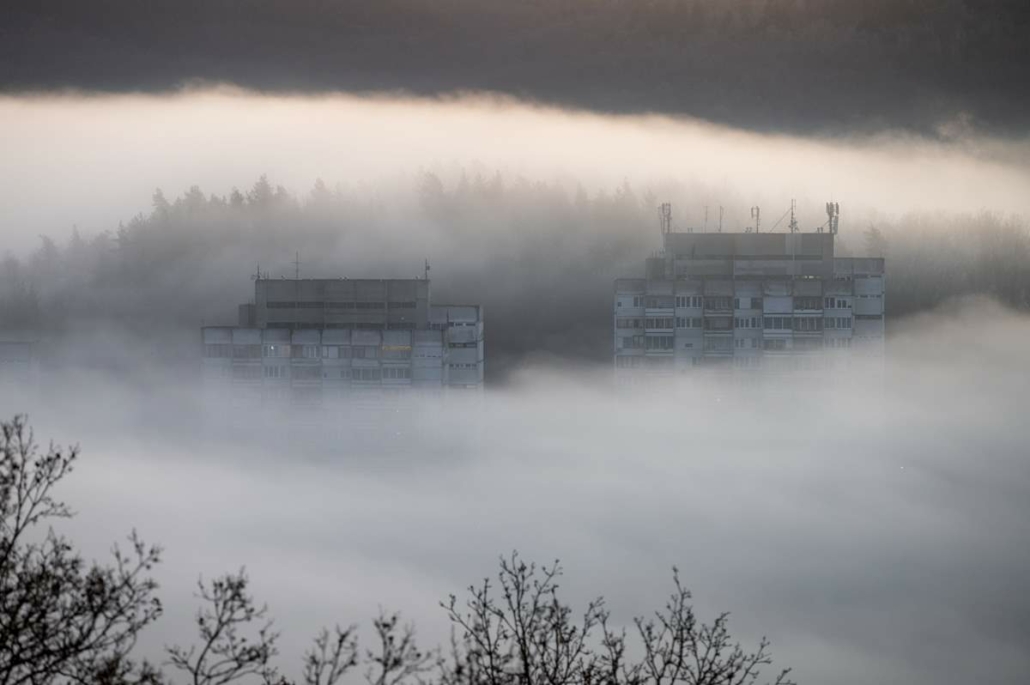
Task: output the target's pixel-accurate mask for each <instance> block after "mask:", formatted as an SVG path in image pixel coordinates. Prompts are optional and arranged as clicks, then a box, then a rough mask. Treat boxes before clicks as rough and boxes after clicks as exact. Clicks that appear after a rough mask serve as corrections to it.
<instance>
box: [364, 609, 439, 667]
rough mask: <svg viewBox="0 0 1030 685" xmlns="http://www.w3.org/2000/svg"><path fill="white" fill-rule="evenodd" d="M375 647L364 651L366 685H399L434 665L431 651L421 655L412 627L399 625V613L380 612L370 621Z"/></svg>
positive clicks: (435, 659)
mask: <svg viewBox="0 0 1030 685" xmlns="http://www.w3.org/2000/svg"><path fill="white" fill-rule="evenodd" d="M372 628H373V631H374V632H375V638H376V642H375V643H374V644H375V648H374V649H370V650H367V651H366V652H365V661H366V663H367V664H368V670H367V672H366V673H365V680H366V682H368V685H403V684H404V683H410V682H411V681H412V680H415V681H421V679H422V677H423V676H424V675H425V674H426V673H428V672H429V671H430V669H432V668H433V667H434V666H435V665H436V664H437V663H438V658H437V653H436V652H435V651H428V652H423V651H422V650H420V649H419V648H418V645H417V644H416V641H415V627H414V626H413V625H411V624H410V623H408V624H404V625H402V624H401V623H400V614H398V613H393V614H386V613H384V612H382V611H380V613H379V617H378V618H376V619H375V620H374V621H373V622H372Z"/></svg>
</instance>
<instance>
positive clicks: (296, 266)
mask: <svg viewBox="0 0 1030 685" xmlns="http://www.w3.org/2000/svg"><path fill="white" fill-rule="evenodd" d="M293 280H295V281H299V280H300V252H298V253H297V254H296V255H295V256H294V258H293Z"/></svg>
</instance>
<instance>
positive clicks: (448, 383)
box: [201, 278, 485, 402]
mask: <svg viewBox="0 0 1030 685" xmlns="http://www.w3.org/2000/svg"><path fill="white" fill-rule="evenodd" d="M239 319H240V321H239V325H237V326H208V327H204V328H203V329H202V331H201V335H202V339H203V375H204V379H205V382H206V383H208V384H210V385H219V384H223V383H229V384H231V385H233V386H237V387H241V388H244V389H248V390H250V391H253V393H254V394H257V395H260V396H261V397H265V398H269V397H271V398H284V399H292V400H300V401H311V402H318V401H320V400H323V399H327V398H331V397H343V396H346V395H348V394H350V393H352V392H355V391H361V390H391V389H392V390H406V389H423V390H428V391H432V390H441V389H453V390H457V389H462V390H469V389H472V390H475V389H480V388H482V385H483V373H484V366H485V358H484V336H483V313H482V308H481V307H480V306H479V305H436V304H432V303H431V301H430V282H429V280H428V279H388V280H378V279H376V280H373V279H363V280H353V279H278V280H276V279H268V278H258V279H257V280H256V281H255V286H254V302H253V303H249V304H244V305H241V306H240V308H239Z"/></svg>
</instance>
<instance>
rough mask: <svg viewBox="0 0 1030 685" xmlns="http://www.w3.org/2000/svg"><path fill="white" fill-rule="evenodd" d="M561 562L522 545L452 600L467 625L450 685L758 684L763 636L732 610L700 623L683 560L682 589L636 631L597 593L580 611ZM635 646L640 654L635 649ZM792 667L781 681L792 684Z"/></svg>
mask: <svg viewBox="0 0 1030 685" xmlns="http://www.w3.org/2000/svg"><path fill="white" fill-rule="evenodd" d="M561 573H562V570H561V567H560V565H559V564H558V563H557V562H555V563H554V564H553V565H551V566H547V567H541V568H538V567H537V566H536V565H534V564H527V563H525V562H523V561H522V560H520V559H519V557H518V555H517V554H515V553H513V554H512V555H511V556H510V557H509V558H502V559H501V570H500V572H499V574H498V586H499V588H500V592H499V597H495V594H494V593H493V592H492V587H493V586H492V584H491V582H490V581H489V580H485V581H484V582H483V584H482V585H479V586H473V587H470V588H469V595H470V597H469V599H468V600H466V602H465V603H464V605H463V606H462V605H459V603H458V600H457V598H456V597H455V596H453V595H452V596H451V597H450V599H449V601H448V602H446V603H444V604H443V606H444V608H445V609H446V610H447V612H448V615H449V617H450V619H451V621H452V622H453V624H454V625H455V626H456V628H457V633H458V634H459V635H457V636H455V638H453V639H452V649H451V651H452V655H451V661H450V662H448V664H447V666H446V667H445V668H444V669H443V671H442V673H441V676H440V679H441V681H442V682H443V683H445V685H594V684H604V685H753V684H754V683H756V682H757V680H758V678H759V677H760V675H761V669H762V668H763V667H765V666H769V665H771V663H772V659H771V657H770V655H769V652H768V647H769V643H768V641H767V640H765V639H764V638H763V639H762V640H761V642H760V643H759V647H758V650H757V651H755V652H747V651H746V650H744V649H743V648H742V647H741V646H740V645H739V644H738V643H735V642H733V641H732V639H731V637H730V635H729V631H728V627H727V624H728V615H727V614H722V615H720V616H718V617H717V618H716V619H715V621H714V622H713V623H712V624H710V625H707V624H704V623H700V622H699V621H698V620H697V618H696V616H695V614H694V610H693V607H692V605H691V604H690V592H689V591H688V590H686V589H685V588H684V587H683V586H682V584H681V583H680V580H679V573H678V572H677V571H675V570H674V573H673V581H674V584H675V592H674V593H673V594H672V596H671V598H670V600H669V602H668V603H667V604H666V606H665V608H664V609H663V610H661V611H658V612H655V614H654V616H652V617H649V618H643V617H641V618H637V619H635V620H634V621H633V630H632V631H631V635H632V637H633V638H634V640H633V641H629V640H628V639H627V633H626V631H625V629H619V630H616V629H615V628H614V627H613V626H612V625H611V617H610V614H609V613H608V611H607V609H606V608H605V606H604V600H603V599H602V598H598V599H595V600H593V601H592V602H590V603H589V604H588V605H587V607H586V610H585V611H584V612H583V614H582V616H581V617H580V618H579V619H578V620H575V618H574V616H575V614H574V612H573V610H572V609H571V608H570V607H569V606H568V605H567V604H565V603H564V602H563V601H562V600H561V599H559V597H558V593H557V591H558V583H557V579H558V578H559V577H560V576H561ZM632 654H639V656H638V657H637V658H633V657H632V656H631V655H632ZM788 674H789V669H788V670H785V671H783V672H781V673H779V674H778V675H777V677H776V678H775V680H774V681H773V682H774V683H776V684H777V685H789V684H790V683H791V681H790V680H789V679H788Z"/></svg>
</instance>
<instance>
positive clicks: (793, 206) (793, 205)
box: [790, 200, 798, 233]
mask: <svg viewBox="0 0 1030 685" xmlns="http://www.w3.org/2000/svg"><path fill="white" fill-rule="evenodd" d="M797 208H798V201H797V200H791V201H790V232H791V233H797V232H798V220H797V217H796V215H795V212H796V210H797Z"/></svg>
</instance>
